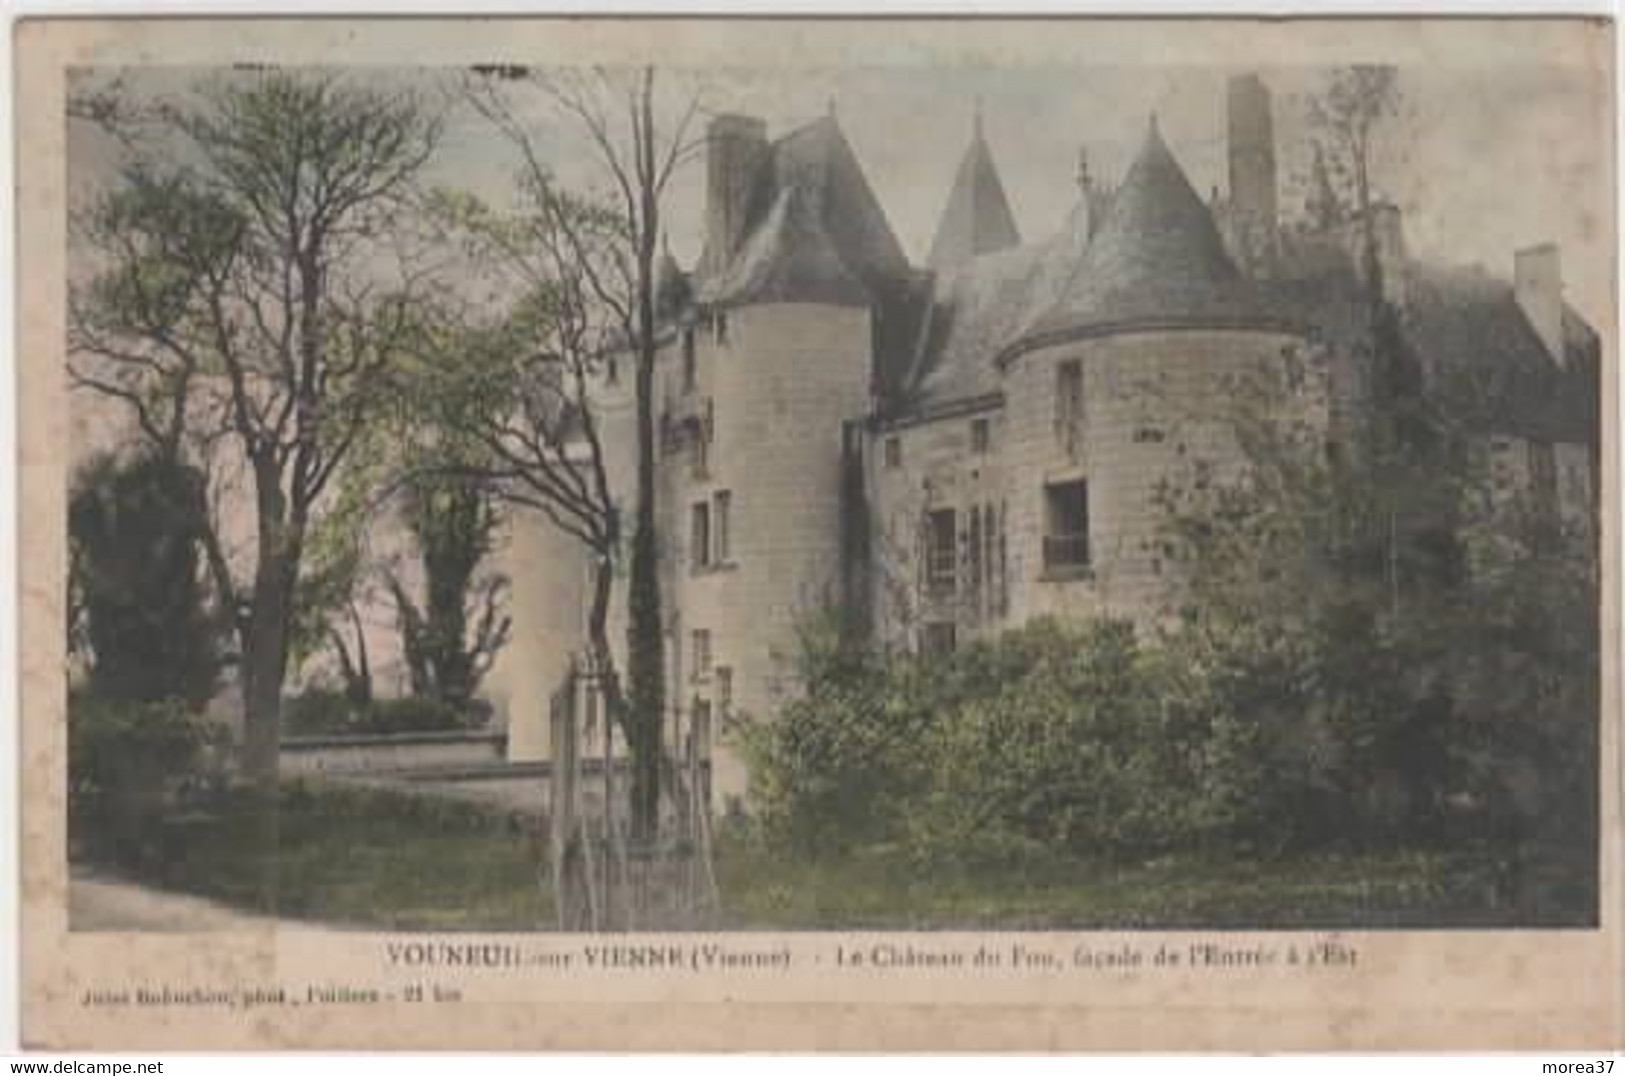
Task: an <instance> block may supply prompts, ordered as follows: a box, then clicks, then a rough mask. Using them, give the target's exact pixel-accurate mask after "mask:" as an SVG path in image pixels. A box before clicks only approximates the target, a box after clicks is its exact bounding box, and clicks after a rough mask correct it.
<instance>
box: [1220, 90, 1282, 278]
mask: <svg viewBox="0 0 1625 1076" xmlns="http://www.w3.org/2000/svg"><path fill="white" fill-rule="evenodd" d="M1227 90H1228V101H1227V105H1228V108H1227V111H1226V118H1227V121H1228V122H1227V128H1226V142H1227V143H1228V150H1229V157H1230V228H1231V234H1232V236H1233V238H1234V246H1235V248H1236V249H1235V251H1234V253H1235V255H1236V256H1237V258H1238V260H1239V261H1241V262H1242V263H1243V265H1244V267H1245V268H1246V269H1247V270H1248V271H1249V272H1251V273H1253V274H1254V275H1268V274H1269V272H1270V270H1271V269H1272V268H1273V267H1274V264H1275V257H1276V250H1277V246H1278V240H1277V237H1276V231H1277V228H1278V225H1279V217H1278V213H1277V207H1276V176H1275V120H1274V115H1273V112H1272V110H1271V105H1270V91H1269V88H1268V87H1267V86H1265V85H1264V82H1263V80H1262V79H1260V78H1259V77H1258V76H1257V75H1255V74H1249V75H1237V76H1235V77H1234V78H1232V79H1231V80H1230V82H1229V85H1228V87H1227Z"/></svg>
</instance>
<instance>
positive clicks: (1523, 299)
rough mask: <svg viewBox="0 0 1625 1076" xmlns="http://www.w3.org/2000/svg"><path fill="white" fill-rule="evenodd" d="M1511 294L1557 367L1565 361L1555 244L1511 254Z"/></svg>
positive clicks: (1560, 281)
mask: <svg viewBox="0 0 1625 1076" xmlns="http://www.w3.org/2000/svg"><path fill="white" fill-rule="evenodd" d="M1512 291H1513V294H1514V295H1516V296H1517V299H1518V309H1520V310H1522V311H1523V316H1524V317H1526V318H1528V319H1529V324H1530V326H1531V327H1532V328H1533V329H1534V330H1535V335H1536V336H1538V337H1540V342H1541V343H1542V344H1544V345H1546V353H1547V354H1548V355H1550V356H1551V357H1552V361H1553V362H1555V363H1557V365H1558V366H1563V365H1565V364H1566V362H1567V358H1568V357H1567V355H1565V354H1564V351H1563V262H1562V258H1561V256H1560V254H1559V252H1558V248H1557V244H1556V243H1541V244H1540V245H1539V246H1533V247H1526V248H1524V249H1523V250H1520V251H1518V252H1517V253H1516V254H1515V255H1513V261H1512Z"/></svg>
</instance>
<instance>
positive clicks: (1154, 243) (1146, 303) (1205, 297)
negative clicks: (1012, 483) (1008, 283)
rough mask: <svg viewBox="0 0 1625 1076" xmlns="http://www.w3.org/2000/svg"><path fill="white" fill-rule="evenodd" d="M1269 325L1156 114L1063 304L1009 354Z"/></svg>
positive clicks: (1037, 321)
mask: <svg viewBox="0 0 1625 1076" xmlns="http://www.w3.org/2000/svg"><path fill="white" fill-rule="evenodd" d="M1268 321H1269V319H1268V318H1266V317H1265V315H1264V312H1263V308H1262V305H1261V304H1260V302H1259V300H1258V297H1257V295H1256V294H1255V293H1254V291H1253V289H1252V287H1251V285H1250V284H1249V283H1248V282H1247V280H1246V279H1245V278H1244V277H1243V276H1242V275H1241V273H1240V272H1239V271H1238V270H1237V269H1236V266H1235V264H1234V263H1233V262H1232V261H1231V260H1230V257H1229V255H1227V254H1226V253H1225V250H1224V240H1223V239H1221V238H1220V237H1219V230H1218V228H1217V227H1216V226H1215V225H1214V223H1213V217H1212V214H1210V213H1209V212H1208V208H1207V206H1205V205H1203V204H1202V199H1201V198H1200V197H1199V196H1198V195H1197V193H1196V191H1195V190H1193V189H1192V187H1191V184H1190V180H1189V179H1187V178H1186V177H1185V172H1184V170H1183V169H1182V168H1180V166H1179V162H1178V161H1176V160H1175V159H1174V155H1173V153H1171V152H1170V151H1169V149H1168V146H1167V143H1165V142H1164V141H1163V140H1162V135H1161V133H1160V132H1159V131H1158V130H1157V123H1156V118H1155V117H1153V118H1152V120H1151V127H1150V130H1149V131H1148V132H1147V133H1146V138H1145V143H1144V144H1143V145H1142V146H1141V147H1140V153H1139V156H1138V157H1137V158H1136V159H1135V161H1134V163H1133V165H1131V166H1130V167H1129V170H1128V174H1127V175H1126V176H1124V177H1123V182H1122V184H1121V185H1120V186H1119V187H1118V190H1117V194H1116V197H1115V200H1114V201H1113V204H1112V207H1111V211H1110V213H1109V215H1108V216H1107V217H1106V220H1105V223H1103V224H1102V225H1101V227H1100V230H1099V232H1097V233H1096V234H1095V236H1094V238H1093V239H1092V240H1090V242H1089V246H1088V249H1087V250H1085V251H1084V255H1083V259H1082V261H1081V262H1080V263H1079V266H1078V270H1077V272H1076V273H1075V274H1074V275H1073V277H1072V280H1071V281H1070V283H1068V285H1067V287H1066V288H1065V290H1064V291H1063V292H1062V294H1061V298H1060V300H1059V301H1057V302H1056V303H1055V305H1054V306H1052V307H1051V308H1050V309H1049V310H1047V311H1046V312H1045V313H1043V314H1041V315H1040V316H1039V317H1038V318H1036V319H1035V320H1034V321H1033V322H1032V324H1031V325H1029V326H1028V327H1027V328H1026V329H1025V330H1024V331H1023V332H1022V333H1021V335H1020V337H1019V339H1017V341H1016V342H1015V343H1014V344H1013V345H1012V347H1011V349H1010V351H1011V352H1019V351H1026V350H1030V349H1032V348H1034V347H1041V346H1043V345H1044V344H1046V343H1051V342H1055V341H1057V340H1061V339H1066V338H1068V337H1070V336H1074V335H1082V334H1086V333H1095V332H1101V331H1107V330H1110V329H1114V328H1131V327H1136V326H1149V325H1188V324H1198V325H1204V326H1206V325H1211V326H1215V327H1219V326H1237V327H1241V326H1251V325H1257V324H1260V323H1267V322H1268Z"/></svg>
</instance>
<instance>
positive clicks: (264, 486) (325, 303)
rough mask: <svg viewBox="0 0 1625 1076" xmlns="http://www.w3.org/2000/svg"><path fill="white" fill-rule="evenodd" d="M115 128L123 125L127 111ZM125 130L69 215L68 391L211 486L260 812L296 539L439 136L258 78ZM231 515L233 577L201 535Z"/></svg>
mask: <svg viewBox="0 0 1625 1076" xmlns="http://www.w3.org/2000/svg"><path fill="white" fill-rule="evenodd" d="M126 111H133V109H131V110H126ZM139 111H140V112H141V115H140V116H139V117H136V118H134V119H132V118H130V117H129V116H119V115H116V114H115V115H113V116H110V117H109V116H105V115H101V114H100V113H98V119H99V121H100V122H104V123H106V124H109V125H112V126H113V127H114V128H115V130H116V129H118V128H119V127H120V126H121V125H127V124H130V123H134V122H140V123H141V124H143V125H144V126H143V128H142V130H141V137H140V138H131V139H127V140H126V142H125V144H126V147H127V148H126V158H125V162H124V164H123V165H122V167H121V169H120V171H119V173H118V178H117V182H116V183H115V184H114V185H113V187H112V189H111V190H109V191H108V192H107V193H106V194H104V195H103V196H101V197H100V199H99V200H98V201H97V203H96V204H95V205H94V206H93V207H92V209H91V211H90V213H89V215H88V225H87V227H86V229H85V232H84V235H83V237H82V238H83V240H84V241H85V242H86V243H87V244H88V245H89V247H90V250H91V254H90V262H91V263H92V264H95V265H96V266H97V272H96V273H95V275H94V277H93V278H92V279H90V280H89V281H88V282H86V283H85V284H83V285H81V286H76V287H75V288H74V289H73V292H72V296H71V315H70V327H69V334H70V335H69V339H70V352H71V356H72V362H71V372H72V376H73V380H74V384H75V385H76V387H78V388H81V389H84V390H88V391H93V392H96V393H99V394H101V395H103V396H107V397H110V398H113V399H115V400H117V401H120V402H122V403H123V404H124V405H126V406H127V407H128V408H129V409H130V412H131V413H132V415H133V416H134V418H135V421H136V425H137V428H138V430H139V432H140V434H141V435H142V436H143V437H144V438H145V439H146V440H148V441H149V442H150V443H152V444H155V445H158V446H161V447H162V448H164V449H165V450H170V449H172V448H173V449H178V450H180V451H181V452H183V453H184V455H185V456H186V457H187V458H190V459H192V460H194V461H195V462H196V464H197V465H198V466H207V467H209V468H210V469H211V472H212V478H217V479H222V480H226V481H230V480H234V479H236V478H237V477H238V476H241V477H242V479H243V480H244V481H246V483H247V487H248V488H247V490H246V491H245V493H244V494H242V495H240V500H238V501H235V502H234V501H233V496H234V494H233V493H232V492H231V491H229V490H227V489H223V488H222V486H221V485H220V484H219V483H218V482H216V481H211V482H210V483H209V486H208V488H209V489H210V491H211V494H210V496H211V504H210V507H211V512H210V519H211V524H210V526H209V527H207V528H206V529H205V531H204V535H203V537H204V540H205V547H206V550H207V553H208V564H209V567H210V572H211V577H212V582H213V584H214V587H215V590H216V593H217V597H218V599H219V601H220V602H221V604H222V605H223V606H224V607H225V608H227V609H230V610H232V611H233V612H234V613H235V627H236V631H237V633H238V636H239V640H240V644H241V650H242V655H243V657H242V665H241V669H242V680H243V697H244V703H245V711H246V713H245V717H246V722H245V724H246V730H247V735H246V744H245V750H244V761H245V769H246V770H247V772H248V773H249V774H250V776H251V777H252V778H253V779H254V780H255V781H256V782H257V783H258V784H260V785H261V786H262V787H263V788H264V789H265V791H266V792H267V796H268V798H269V795H270V791H271V788H272V786H273V785H274V782H275V779H276V771H277V754H278V742H279V724H280V722H279V712H280V706H281V692H282V685H283V681H284V679H285V675H286V672H287V668H288V664H289V659H290V654H291V652H292V643H293V630H292V629H293V625H294V621H295V613H296V597H297V591H298V586H299V580H300V576H301V569H302V566H303V564H304V557H305V552H306V543H307V541H308V540H309V537H310V532H311V528H312V527H313V525H314V524H315V522H316V521H317V520H318V519H319V518H320V515H321V512H322V508H323V505H324V503H325V501H326V500H327V498H328V497H329V494H330V487H331V486H332V485H333V482H334V477H335V475H337V474H338V473H339V472H340V470H341V468H342V467H343V466H344V465H345V463H346V461H347V459H349V457H350V455H351V453H352V451H353V449H354V448H355V446H356V444H357V441H358V439H359V438H360V436H361V435H362V432H363V431H364V430H365V429H366V427H367V424H368V422H369V420H370V418H371V417H372V415H373V413H374V411H375V408H376V406H377V402H378V400H379V399H380V398H381V397H382V396H383V393H382V389H383V387H384V385H385V380H386V377H387V375H388V374H389V372H390V371H391V369H392V368H393V367H394V366H395V365H396V364H397V362H398V360H399V358H400V355H401V353H402V348H403V345H404V343H405V342H406V341H405V337H404V335H403V334H404V333H405V331H406V330H407V328H408V327H409V326H410V324H411V319H410V317H409V316H408V315H409V313H410V312H411V311H412V310H413V309H414V304H415V302H416V298H417V290H418V287H419V284H420V282H421V276H422V274H421V271H420V270H419V269H418V268H415V267H414V266H413V265H412V264H411V261H410V259H409V258H406V257H404V256H403V257H397V255H398V254H400V252H401V244H400V243H399V242H398V240H400V239H401V237H402V234H403V229H402V228H401V226H400V225H401V220H402V216H403V214H405V213H407V212H408V211H409V210H410V196H411V193H412V186H413V182H414V179H415V178H416V176H417V175H418V174H419V172H420V171H421V169H422V168H423V166H424V164H425V163H426V162H427V161H428V159H429V157H430V155H431V153H432V152H433V150H434V147H435V145H436V142H437V139H438V134H439V124H438V123H437V122H436V121H435V120H434V119H433V118H431V117H430V116H429V115H428V114H427V113H426V112H425V110H424V109H423V108H422V107H421V106H420V104H419V103H418V102H417V101H416V100H414V99H412V98H411V97H409V96H405V95H401V94H396V93H388V92H382V91H376V90H371V89H364V88H359V87H356V86H354V85H352V84H349V83H347V82H346V81H344V80H342V79H341V78H339V77H337V76H330V75H309V74H303V73H301V74H294V73H290V72H283V71H278V70H270V71H263V72H257V73H253V74H248V75H233V76H230V77H223V78H215V79H211V80H206V81H202V82H200V83H199V84H198V85H197V86H196V87H195V88H194V90H193V92H191V93H189V94H186V95H184V96H183V97H182V98H181V99H180V100H178V101H177V102H175V103H168V104H160V105H155V106H152V107H148V108H145V109H142V110H139ZM234 503H236V504H243V503H246V505H247V506H248V509H249V512H250V514H251V517H252V530H253V535H252V541H251V542H250V543H249V544H250V546H251V552H250V554H249V558H250V559H251V562H252V564H251V569H250V571H249V572H248V574H247V578H240V577H239V575H238V574H237V570H236V569H237V568H238V565H237V564H236V563H234V558H233V556H232V554H231V552H230V550H231V546H230V545H229V544H228V541H227V536H226V535H225V534H223V533H222V527H221V524H220V522H219V520H222V519H226V518H229V517H230V516H231V514H232V512H231V508H232V505H233V504H234Z"/></svg>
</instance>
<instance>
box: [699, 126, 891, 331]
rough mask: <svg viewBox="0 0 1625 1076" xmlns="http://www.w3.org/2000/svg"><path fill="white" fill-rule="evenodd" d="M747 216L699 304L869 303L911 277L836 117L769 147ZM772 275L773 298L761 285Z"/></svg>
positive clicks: (753, 190) (754, 186)
mask: <svg viewBox="0 0 1625 1076" xmlns="http://www.w3.org/2000/svg"><path fill="white" fill-rule="evenodd" d="M792 193H793V195H794V197H793V200H792V199H790V195H791V194H792ZM746 219H747V221H748V222H749V223H748V224H747V226H746V229H745V235H746V238H745V240H744V242H743V243H741V244H740V247H739V249H738V250H737V251H736V252H735V253H734V255H733V257H732V258H731V259H730V261H729V264H728V265H727V266H725V267H723V268H722V269H721V271H720V272H718V273H716V274H714V275H713V276H712V278H711V279H710V280H708V281H706V282H705V283H704V284H703V285H702V286H701V288H700V300H701V301H702V302H707V303H711V302H745V301H749V300H766V299H769V298H771V299H774V300H776V301H780V302H822V301H827V300H829V299H830V297H831V296H832V295H833V296H836V297H837V298H835V299H834V300H833V301H836V302H842V303H847V302H850V303H869V302H872V301H875V300H876V299H877V298H879V297H880V296H882V295H883V294H884V293H887V292H888V291H889V290H890V289H892V288H894V287H895V286H896V285H898V284H899V282H902V281H906V280H907V279H909V276H910V272H911V271H910V268H909V264H908V258H907V257H906V256H905V255H904V254H903V248H902V247H901V245H899V244H898V242H897V237H896V235H894V234H893V232H892V230H891V225H890V223H889V222H888V221H887V220H886V214H885V211H884V210H883V209H881V207H880V202H879V200H878V199H877V198H876V197H875V194H874V191H873V190H872V189H871V188H870V186H869V181H868V179H867V178H865V176H864V174H863V168H862V166H861V165H860V164H859V163H858V159H857V156H856V155H855V154H854V153H853V152H852V147H851V145H850V144H848V142H847V141H846V136H845V135H844V134H842V133H841V128H840V124H839V123H837V122H836V119H835V117H834V116H833V115H831V116H825V117H823V118H820V119H818V120H815V121H813V122H812V123H809V124H807V125H806V126H804V127H801V128H798V129H797V130H795V131H792V132H790V133H789V134H787V135H785V136H784V137H782V138H780V139H779V140H778V141H776V142H774V143H773V145H772V146H771V147H770V148H769V150H768V152H767V153H766V154H765V159H764V160H763V161H762V163H761V165H760V167H759V170H758V173H757V176H756V178H755V181H754V183H753V189H752V192H751V196H750V201H749V203H748V209H747V212H746ZM803 245H805V246H807V248H808V249H806V250H802V249H800V248H801V247H802V246H803ZM770 252H771V257H769V256H768V255H769V253H770ZM792 263H794V264H792ZM769 277H771V278H772V279H773V280H774V281H775V283H774V286H773V288H772V289H770V291H771V295H770V294H769V293H768V292H766V291H763V290H762V289H763V281H764V280H766V279H767V278H769ZM747 282H749V283H748V284H747ZM854 285H855V286H854ZM798 288H801V289H803V290H797V289H798Z"/></svg>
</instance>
